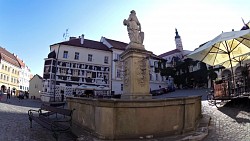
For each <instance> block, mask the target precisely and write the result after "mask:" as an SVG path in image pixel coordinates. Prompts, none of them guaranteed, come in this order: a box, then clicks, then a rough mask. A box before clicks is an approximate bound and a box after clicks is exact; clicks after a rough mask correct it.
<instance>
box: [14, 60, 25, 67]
mask: <svg viewBox="0 0 250 141" xmlns="http://www.w3.org/2000/svg"><path fill="white" fill-rule="evenodd" d="M16 59H17V61H18V63H19V64H20V66H21V67H22V68H24V67H25V63H24V62H23V60H21V59H19V58H18V57H16Z"/></svg>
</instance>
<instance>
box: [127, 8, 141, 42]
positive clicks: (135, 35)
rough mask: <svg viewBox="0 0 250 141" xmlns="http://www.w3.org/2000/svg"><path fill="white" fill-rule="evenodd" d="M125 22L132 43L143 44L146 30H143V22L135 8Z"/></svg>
mask: <svg viewBox="0 0 250 141" xmlns="http://www.w3.org/2000/svg"><path fill="white" fill-rule="evenodd" d="M123 24H124V25H126V26H127V30H128V35H129V39H130V43H137V44H142V43H143V40H144V32H142V31H141V24H140V22H139V20H138V19H137V17H136V13H135V11H134V10H132V11H131V12H130V15H129V17H128V19H127V20H126V19H124V21H123Z"/></svg>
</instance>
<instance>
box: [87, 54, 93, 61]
mask: <svg viewBox="0 0 250 141" xmlns="http://www.w3.org/2000/svg"><path fill="white" fill-rule="evenodd" d="M92 57H93V55H92V54H88V61H89V62H92Z"/></svg>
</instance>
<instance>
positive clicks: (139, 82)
mask: <svg viewBox="0 0 250 141" xmlns="http://www.w3.org/2000/svg"><path fill="white" fill-rule="evenodd" d="M139 46H140V47H139ZM151 54H152V52H150V51H147V50H145V49H144V46H143V45H140V44H137V46H135V47H133V45H132V46H131V44H130V45H128V47H127V49H126V50H125V51H124V52H123V53H122V54H121V59H122V61H124V77H123V94H122V97H121V98H123V99H149V98H151V94H150V88H149V56H150V55H151Z"/></svg>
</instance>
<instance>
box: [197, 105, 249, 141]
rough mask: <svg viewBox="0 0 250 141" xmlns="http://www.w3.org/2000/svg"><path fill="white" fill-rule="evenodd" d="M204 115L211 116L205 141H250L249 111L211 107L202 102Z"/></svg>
mask: <svg viewBox="0 0 250 141" xmlns="http://www.w3.org/2000/svg"><path fill="white" fill-rule="evenodd" d="M202 105H203V113H206V114H208V115H210V116H211V118H212V119H211V123H210V126H209V134H208V136H207V137H206V138H205V139H204V141H250V113H249V110H247V109H242V108H237V107H236V108H232V107H221V108H218V109H217V108H216V107H215V106H213V105H210V106H209V103H208V102H207V101H203V102H202Z"/></svg>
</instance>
